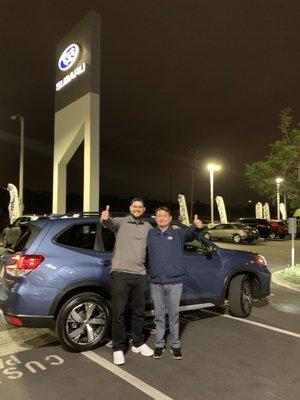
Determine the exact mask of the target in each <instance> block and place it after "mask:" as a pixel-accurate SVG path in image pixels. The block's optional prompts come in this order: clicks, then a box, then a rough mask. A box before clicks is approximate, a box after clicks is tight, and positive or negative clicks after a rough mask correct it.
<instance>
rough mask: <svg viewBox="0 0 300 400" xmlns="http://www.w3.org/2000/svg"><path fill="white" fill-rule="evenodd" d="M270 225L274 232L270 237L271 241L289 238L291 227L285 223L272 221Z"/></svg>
mask: <svg viewBox="0 0 300 400" xmlns="http://www.w3.org/2000/svg"><path fill="white" fill-rule="evenodd" d="M270 224H271V227H272V230H273V232H272V233H271V235H270V238H271V239H275V238H277V237H278V238H279V239H285V238H288V237H289V227H288V224H287V223H286V222H285V221H282V220H275V219H271V220H270Z"/></svg>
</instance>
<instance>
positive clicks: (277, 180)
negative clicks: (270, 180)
mask: <svg viewBox="0 0 300 400" xmlns="http://www.w3.org/2000/svg"><path fill="white" fill-rule="evenodd" d="M275 182H276V183H277V184H278V185H279V184H280V183H281V182H283V179H282V178H276V179H275Z"/></svg>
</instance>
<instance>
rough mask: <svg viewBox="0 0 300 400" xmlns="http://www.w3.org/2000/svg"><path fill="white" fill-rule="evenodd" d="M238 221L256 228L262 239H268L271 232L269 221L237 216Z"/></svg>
mask: <svg viewBox="0 0 300 400" xmlns="http://www.w3.org/2000/svg"><path fill="white" fill-rule="evenodd" d="M239 222H241V223H242V224H246V225H248V226H250V227H252V228H256V229H257V230H258V232H259V236H260V237H262V238H264V239H268V238H269V237H270V235H271V234H272V232H273V231H272V227H271V224H270V222H269V221H267V220H266V219H263V218H239Z"/></svg>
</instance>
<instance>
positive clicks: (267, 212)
mask: <svg viewBox="0 0 300 400" xmlns="http://www.w3.org/2000/svg"><path fill="white" fill-rule="evenodd" d="M263 214H264V219H266V220H267V221H270V219H271V215H270V207H269V203H265V204H264V207H263Z"/></svg>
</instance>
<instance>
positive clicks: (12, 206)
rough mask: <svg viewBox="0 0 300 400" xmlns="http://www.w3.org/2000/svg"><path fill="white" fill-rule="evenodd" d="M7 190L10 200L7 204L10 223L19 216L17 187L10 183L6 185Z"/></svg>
mask: <svg viewBox="0 0 300 400" xmlns="http://www.w3.org/2000/svg"><path fill="white" fill-rule="evenodd" d="M7 190H8V191H9V196H10V202H9V205H8V213H9V221H10V223H11V224H12V223H13V222H14V221H15V220H16V219H17V218H19V217H20V216H21V213H20V205H19V195H18V189H17V188H16V187H15V185H13V184H12V183H9V184H8V185H7Z"/></svg>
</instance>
